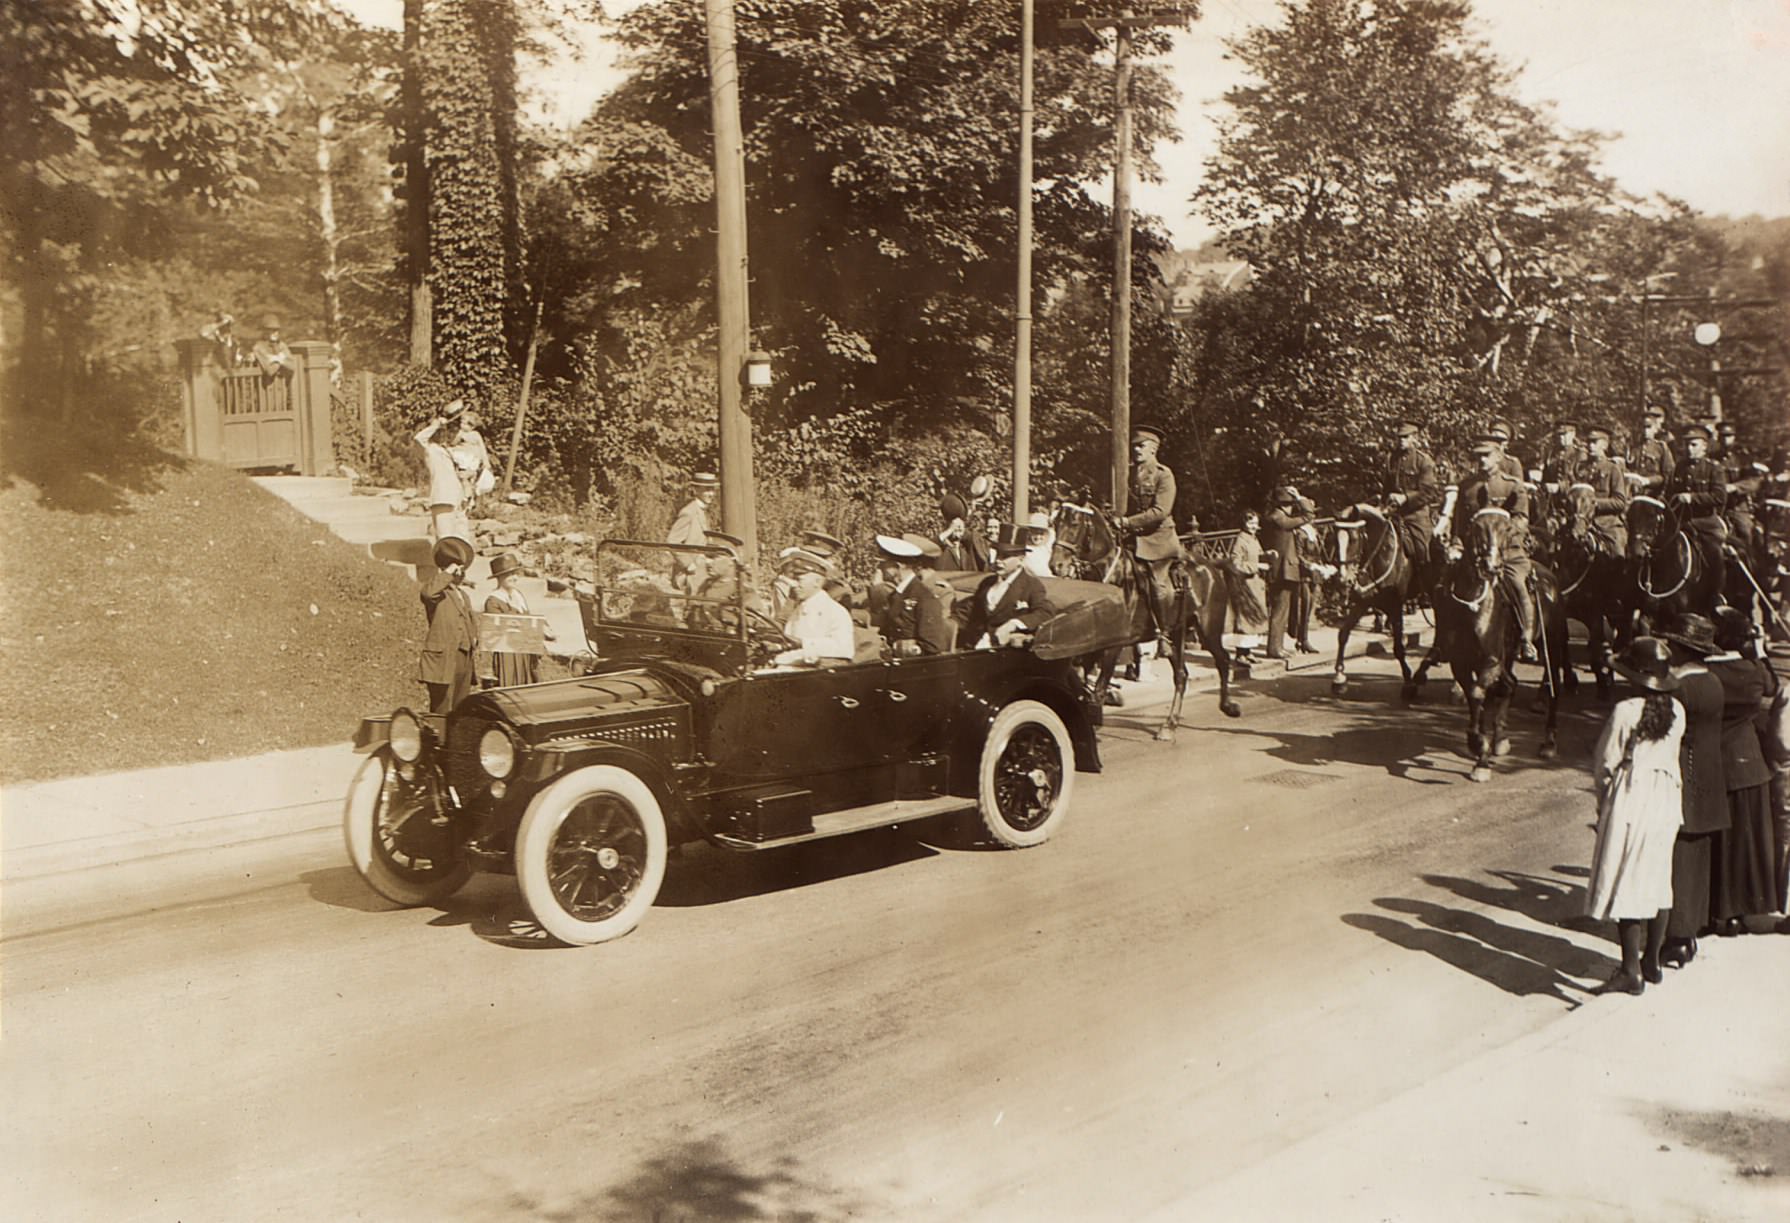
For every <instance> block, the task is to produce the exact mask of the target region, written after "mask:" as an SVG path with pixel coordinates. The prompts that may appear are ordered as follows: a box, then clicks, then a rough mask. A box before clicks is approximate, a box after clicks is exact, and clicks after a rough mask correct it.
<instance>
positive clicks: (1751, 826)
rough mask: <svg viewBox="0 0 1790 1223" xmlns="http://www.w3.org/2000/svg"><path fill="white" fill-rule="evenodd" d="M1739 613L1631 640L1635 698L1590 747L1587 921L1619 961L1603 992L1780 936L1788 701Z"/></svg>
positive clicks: (1784, 928)
mask: <svg viewBox="0 0 1790 1223" xmlns="http://www.w3.org/2000/svg"><path fill="white" fill-rule="evenodd" d="M1772 661H1773V659H1772V658H1771V657H1770V656H1768V655H1767V654H1766V652H1765V651H1764V650H1763V649H1762V648H1761V638H1760V633H1759V630H1758V627H1757V626H1756V625H1755V624H1754V623H1753V621H1752V619H1751V618H1750V617H1749V616H1747V615H1746V614H1745V613H1743V612H1741V611H1740V610H1738V609H1736V608H1731V607H1722V608H1718V609H1717V610H1716V612H1715V615H1714V617H1713V619H1712V618H1710V617H1705V616H1700V615H1694V614H1692V615H1684V616H1681V617H1679V618H1678V619H1677V620H1676V621H1674V622H1673V623H1671V624H1670V625H1668V626H1667V627H1665V628H1663V629H1661V630H1659V631H1658V633H1657V635H1656V636H1653V637H1642V638H1639V639H1637V640H1636V641H1634V642H1633V643H1632V644H1631V646H1630V647H1629V649H1628V650H1627V651H1626V653H1625V654H1624V657H1623V659H1622V660H1621V661H1620V662H1619V663H1618V669H1619V670H1620V671H1621V672H1622V673H1623V675H1624V676H1626V677H1627V678H1628V680H1629V681H1630V683H1631V684H1633V685H1634V687H1635V688H1636V690H1637V692H1638V695H1636V696H1633V697H1630V698H1628V699H1626V700H1622V701H1620V702H1618V703H1617V704H1616V706H1615V708H1614V709H1612V710H1611V712H1610V716H1609V719H1608V721H1607V722H1606V723H1605V724H1604V728H1603V732H1602V734H1601V735H1600V736H1599V737H1598V741H1597V747H1596V750H1595V753H1594V758H1593V764H1592V767H1593V771H1594V775H1595V782H1596V788H1597V794H1598V819H1597V842H1596V848H1595V849H1594V851H1593V854H1592V863H1591V879H1590V884H1589V887H1588V896H1587V905H1586V907H1587V912H1588V913H1589V914H1590V916H1592V917H1593V918H1596V919H1598V920H1601V921H1614V922H1615V923H1616V925H1617V930H1618V934H1619V936H1620V940H1621V944H1622V965H1621V967H1620V968H1618V969H1617V970H1616V972H1615V973H1614V974H1613V975H1612V976H1611V977H1610V979H1609V980H1608V981H1607V982H1605V983H1604V984H1603V985H1602V986H1600V987H1599V988H1598V990H1597V992H1599V993H1629V994H1639V993H1641V992H1642V990H1643V989H1645V988H1646V986H1647V985H1648V984H1649V983H1651V984H1658V983H1660V981H1662V980H1663V979H1664V970H1665V968H1668V967H1671V968H1683V967H1684V966H1686V965H1688V964H1689V963H1690V962H1691V961H1692V960H1693V959H1695V958H1696V955H1697V946H1698V944H1697V940H1698V939H1700V938H1707V937H1709V936H1711V935H1718V936H1732V935H1739V934H1747V933H1754V934H1757V933H1765V932H1768V931H1774V930H1775V931H1777V932H1779V933H1790V918H1786V917H1785V916H1784V913H1785V911H1786V902H1787V899H1790V898H1787V896H1786V891H1787V889H1790V874H1787V872H1790V826H1787V820H1790V817H1787V815H1786V810H1785V782H1786V778H1790V705H1787V702H1786V698H1787V695H1790V691H1787V686H1786V685H1785V683H1784V681H1783V677H1782V676H1780V675H1779V674H1778V673H1777V671H1776V670H1774V669H1773V667H1772V665H1771V664H1772Z"/></svg>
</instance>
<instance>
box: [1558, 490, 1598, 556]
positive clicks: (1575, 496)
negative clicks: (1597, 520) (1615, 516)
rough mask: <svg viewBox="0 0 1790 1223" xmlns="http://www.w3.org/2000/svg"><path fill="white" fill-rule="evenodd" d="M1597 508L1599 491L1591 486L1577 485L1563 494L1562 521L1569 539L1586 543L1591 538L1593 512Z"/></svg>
mask: <svg viewBox="0 0 1790 1223" xmlns="http://www.w3.org/2000/svg"><path fill="white" fill-rule="evenodd" d="M1596 508H1597V490H1596V489H1595V488H1592V487H1591V486H1590V485H1589V484H1575V485H1573V486H1572V487H1571V488H1569V489H1567V490H1566V491H1565V492H1564V493H1562V494H1561V499H1560V510H1561V519H1562V521H1563V523H1564V525H1565V534H1566V536H1567V537H1568V538H1570V539H1573V540H1576V541H1578V542H1579V543H1585V542H1586V541H1587V540H1588V539H1589V538H1590V536H1591V516H1592V511H1593V510H1595V509H1596Z"/></svg>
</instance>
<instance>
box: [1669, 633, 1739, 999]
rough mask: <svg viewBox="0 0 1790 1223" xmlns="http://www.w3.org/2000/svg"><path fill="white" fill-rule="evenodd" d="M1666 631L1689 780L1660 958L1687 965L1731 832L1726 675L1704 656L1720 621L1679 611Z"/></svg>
mask: <svg viewBox="0 0 1790 1223" xmlns="http://www.w3.org/2000/svg"><path fill="white" fill-rule="evenodd" d="M1659 635H1660V637H1662V638H1664V639H1665V640H1666V641H1668V642H1670V643H1671V646H1672V663H1673V666H1672V674H1673V675H1676V676H1677V677H1678V692H1677V694H1676V695H1677V697H1678V703H1679V704H1680V705H1682V706H1684V719H1685V720H1684V739H1683V741H1682V742H1681V744H1680V746H1679V749H1678V771H1679V775H1680V777H1681V778H1682V779H1683V784H1684V823H1683V825H1681V826H1680V827H1679V829H1678V839H1677V841H1676V842H1675V843H1674V845H1673V847H1672V914H1671V916H1670V917H1669V918H1668V919H1667V921H1666V945H1665V948H1664V950H1663V951H1662V952H1661V953H1660V958H1661V960H1662V961H1664V962H1665V963H1666V964H1668V965H1670V966H1672V967H1674V968H1683V967H1684V966H1685V965H1686V964H1688V963H1690V962H1691V960H1692V958H1694V957H1695V956H1696V954H1697V936H1698V935H1701V934H1704V933H1706V932H1707V931H1708V930H1709V928H1710V925H1711V920H1710V905H1709V900H1710V893H1711V890H1712V888H1713V887H1714V880H1715V876H1716V871H1717V869H1718V867H1717V864H1718V862H1720V861H1723V857H1722V855H1721V854H1719V853H1718V852H1717V850H1718V849H1719V848H1720V847H1721V846H1722V845H1723V838H1724V836H1725V835H1726V833H1727V831H1728V825H1729V815H1728V783H1727V781H1726V780H1725V779H1724V778H1723V776H1722V702H1723V699H1724V698H1723V696H1722V681H1720V680H1719V679H1717V678H1716V677H1715V676H1713V675H1711V674H1710V673H1709V668H1708V667H1705V666H1704V665H1703V659H1704V658H1706V657H1707V656H1709V655H1710V654H1713V653H1715V626H1714V625H1713V624H1711V623H1710V621H1709V618H1708V617H1707V616H1699V615H1695V614H1689V615H1684V616H1680V617H1679V618H1678V620H1677V622H1676V623H1674V624H1673V625H1672V626H1671V627H1670V628H1668V629H1663V630H1661V632H1660V634H1659Z"/></svg>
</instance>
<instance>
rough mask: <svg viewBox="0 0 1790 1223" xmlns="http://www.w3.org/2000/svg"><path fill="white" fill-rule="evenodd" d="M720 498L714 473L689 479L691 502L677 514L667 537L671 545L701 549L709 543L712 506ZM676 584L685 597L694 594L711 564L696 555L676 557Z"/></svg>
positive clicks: (685, 554)
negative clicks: (710, 510) (710, 508)
mask: <svg viewBox="0 0 1790 1223" xmlns="http://www.w3.org/2000/svg"><path fill="white" fill-rule="evenodd" d="M720 495H721V481H720V480H718V479H716V478H715V477H714V476H713V475H712V474H711V473H709V472H706V471H699V472H697V473H696V474H695V475H693V476H691V477H690V499H689V500H688V501H686V502H684V507H683V508H682V509H680V510H679V511H678V512H677V518H676V519H674V520H673V521H672V524H671V530H670V531H669V532H668V533H667V534H666V536H665V542H666V543H668V544H685V545H688V546H690V547H701V546H702V545H703V544H706V543H707V542H708V534H709V507H710V506H712V505H714V504H715V498H717V497H719V496H720ZM675 560H676V565H677V573H676V581H677V584H678V587H679V589H681V590H683V591H684V593H686V594H692V595H693V594H695V593H696V592H697V591H699V590H701V589H702V584H703V582H705V581H707V580H708V575H709V574H708V564H707V562H706V561H705V560H704V558H703V557H701V556H698V555H696V554H695V553H694V552H680V553H678V554H677V555H676V557H675Z"/></svg>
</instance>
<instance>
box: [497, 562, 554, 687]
mask: <svg viewBox="0 0 1790 1223" xmlns="http://www.w3.org/2000/svg"><path fill="white" fill-rule="evenodd" d="M491 580H492V581H494V582H496V583H497V589H496V590H494V591H492V592H491V594H490V596H489V597H488V598H487V599H486V600H485V610H486V611H487V612H493V613H496V614H499V615H504V616H532V615H533V614H534V612H533V611H531V610H530V608H529V606H528V599H527V597H526V596H524V595H523V593H522V586H521V581H522V563H521V562H520V561H518V560H517V559H516V558H515V557H514V556H512V555H510V554H509V553H508V552H505V553H504V554H502V555H501V556H499V557H497V558H496V559H495V560H493V561H492V562H491ZM543 635H544V636H545V637H546V638H547V639H548V640H549V641H551V640H552V639H553V633H552V631H551V630H543ZM491 670H492V673H493V674H494V675H495V676H496V679H497V686H498V687H499V688H513V687H516V686H517V685H520V684H532V683H534V682H536V680H538V679H539V678H540V659H539V658H537V657H536V656H535V655H533V654H512V653H509V652H508V651H505V650H495V651H493V652H492V654H491Z"/></svg>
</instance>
